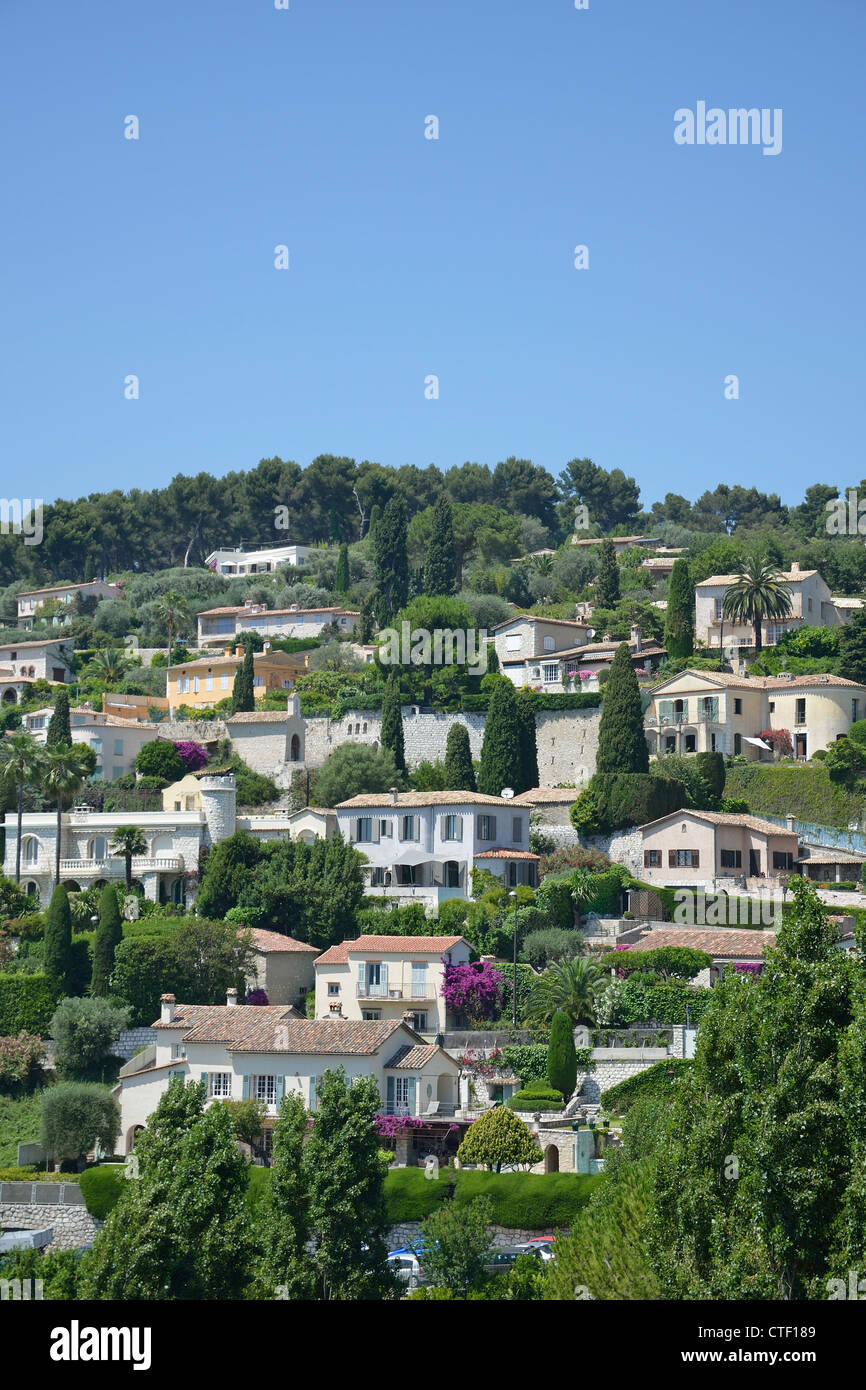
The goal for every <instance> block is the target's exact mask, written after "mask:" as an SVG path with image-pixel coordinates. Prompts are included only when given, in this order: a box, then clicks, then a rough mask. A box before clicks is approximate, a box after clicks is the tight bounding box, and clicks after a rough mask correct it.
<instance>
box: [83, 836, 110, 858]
mask: <svg viewBox="0 0 866 1390" xmlns="http://www.w3.org/2000/svg"><path fill="white" fill-rule="evenodd" d="M107 846H108V842H107V840H106V838H105V836H104V835H95V836H94V837H93V839H92V840H91V841H90V844H89V845H88V846H87V857H88V859H104V858H105V857H106V851H107Z"/></svg>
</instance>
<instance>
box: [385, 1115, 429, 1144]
mask: <svg viewBox="0 0 866 1390" xmlns="http://www.w3.org/2000/svg"><path fill="white" fill-rule="evenodd" d="M423 1125H424V1121H423V1120H417V1119H416V1118H415V1116H414V1115H377V1116H376V1118H375V1121H374V1128H375V1130H376V1133H377V1134H378V1136H379V1138H380V1139H396V1138H397V1137H398V1135H400V1134H406V1133H408V1131H409V1130H412V1129H422V1128H423Z"/></svg>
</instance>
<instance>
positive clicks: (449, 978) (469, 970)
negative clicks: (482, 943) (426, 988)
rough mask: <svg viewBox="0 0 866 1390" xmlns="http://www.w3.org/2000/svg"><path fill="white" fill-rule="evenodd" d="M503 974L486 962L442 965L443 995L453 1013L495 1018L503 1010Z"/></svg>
mask: <svg viewBox="0 0 866 1390" xmlns="http://www.w3.org/2000/svg"><path fill="white" fill-rule="evenodd" d="M504 986H505V976H504V975H502V974H501V973H500V971H498V970H496V969H495V968H494V967H493V966H492V965H491V964H490V962H489V961H486V960H484V961H475V962H473V963H472V964H471V965H448V964H447V963H446V965H445V972H444V976H443V980H442V997H443V999H444V1000H445V1007H446V1009H447V1010H448V1012H449V1013H452V1014H466V1016H467V1017H468V1018H472V1019H491V1018H497V1017H498V1016H499V1014H500V1013H501V1012H502V999H503V990H504Z"/></svg>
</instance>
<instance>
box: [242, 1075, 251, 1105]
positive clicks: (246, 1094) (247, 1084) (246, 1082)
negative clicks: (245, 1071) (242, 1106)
mask: <svg viewBox="0 0 866 1390" xmlns="http://www.w3.org/2000/svg"><path fill="white" fill-rule="evenodd" d="M243 1082H244V1089H243V1097H244V1100H249V1098H250V1078H249V1077H248V1076H245V1077H244V1078H243Z"/></svg>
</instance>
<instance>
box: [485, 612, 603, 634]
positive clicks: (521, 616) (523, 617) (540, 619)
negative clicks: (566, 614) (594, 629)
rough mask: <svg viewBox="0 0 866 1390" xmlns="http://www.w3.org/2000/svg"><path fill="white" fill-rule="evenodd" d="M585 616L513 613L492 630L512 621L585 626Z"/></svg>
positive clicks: (508, 624)
mask: <svg viewBox="0 0 866 1390" xmlns="http://www.w3.org/2000/svg"><path fill="white" fill-rule="evenodd" d="M587 621H588V620H587V619H586V618H545V616H544V614H543V613H515V615H514V617H513V618H506V619H505V621H504V622H502V623H497V624H496V626H495V627H494V629H493V631H494V632H498V631H499V629H500V628H503V627H511V625H512V623H549V624H550V625H551V626H552V627H586V625H587Z"/></svg>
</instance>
